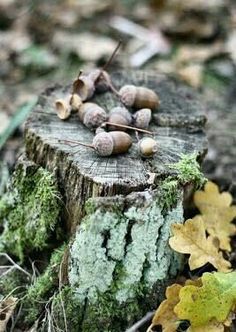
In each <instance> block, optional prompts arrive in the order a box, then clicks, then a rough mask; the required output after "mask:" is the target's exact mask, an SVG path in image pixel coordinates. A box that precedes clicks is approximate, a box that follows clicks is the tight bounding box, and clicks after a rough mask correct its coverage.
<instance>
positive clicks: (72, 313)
mask: <svg viewBox="0 0 236 332" xmlns="http://www.w3.org/2000/svg"><path fill="white" fill-rule="evenodd" d="M62 303H63V307H64V309H65V314H66V322H65V319H64V316H63V314H62V312H63V307H62ZM52 307H53V315H54V318H55V320H56V322H57V326H58V327H59V328H60V329H61V331H65V324H67V330H68V331H70V332H78V331H81V324H82V320H83V306H82V305H81V303H80V302H79V301H78V300H76V298H75V295H74V290H73V289H72V288H71V287H70V286H65V287H64V288H63V289H62V290H61V292H60V293H59V292H58V293H56V294H55V296H54V298H53V302H52ZM44 330H45V331H48V329H47V326H45V329H44Z"/></svg>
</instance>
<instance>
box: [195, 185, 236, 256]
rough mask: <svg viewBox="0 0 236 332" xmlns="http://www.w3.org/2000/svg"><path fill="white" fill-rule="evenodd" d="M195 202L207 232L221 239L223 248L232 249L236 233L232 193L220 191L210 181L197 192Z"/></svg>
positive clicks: (220, 244)
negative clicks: (232, 239)
mask: <svg viewBox="0 0 236 332" xmlns="http://www.w3.org/2000/svg"><path fill="white" fill-rule="evenodd" d="M194 203H195V205H196V206H197V208H198V209H199V211H200V212H201V215H202V219H203V221H204V225H205V228H206V230H207V232H208V233H209V234H210V235H211V236H213V237H216V238H218V239H219V247H220V248H221V249H223V250H228V251H230V250H231V246H230V236H232V235H235V234H236V227H235V226H234V225H233V224H232V223H231V222H232V220H233V219H234V218H235V217H236V206H235V205H231V203H232V196H231V194H230V193H228V192H223V193H220V192H219V188H218V186H217V185H216V184H214V183H213V182H210V181H208V182H207V183H206V185H205V187H204V190H203V191H201V190H199V191H197V192H196V193H195V195H194Z"/></svg>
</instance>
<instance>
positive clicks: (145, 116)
mask: <svg viewBox="0 0 236 332" xmlns="http://www.w3.org/2000/svg"><path fill="white" fill-rule="evenodd" d="M151 118H152V111H151V110H150V108H142V109H141V110H139V111H137V112H136V113H134V115H133V126H134V127H137V128H142V129H147V128H148V126H149V124H150V121H151Z"/></svg>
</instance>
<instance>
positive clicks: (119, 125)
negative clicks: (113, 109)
mask: <svg viewBox="0 0 236 332" xmlns="http://www.w3.org/2000/svg"><path fill="white" fill-rule="evenodd" d="M102 125H105V126H106V125H108V126H115V127H120V128H126V129H131V130H135V131H140V132H141V133H145V134H149V135H153V132H151V131H149V130H145V129H141V128H136V127H132V126H126V125H122V124H118V123H114V122H109V121H106V122H104V123H103V124H102Z"/></svg>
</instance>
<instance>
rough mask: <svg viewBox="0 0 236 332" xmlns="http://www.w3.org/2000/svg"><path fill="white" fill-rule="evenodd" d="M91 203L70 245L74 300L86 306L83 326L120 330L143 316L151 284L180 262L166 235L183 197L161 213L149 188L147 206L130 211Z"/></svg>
mask: <svg viewBox="0 0 236 332" xmlns="http://www.w3.org/2000/svg"><path fill="white" fill-rule="evenodd" d="M179 197H180V198H181V194H179ZM91 205H92V203H91V201H90V210H89V211H93V212H92V214H90V215H87V216H86V217H85V218H84V219H83V221H82V223H81V224H80V227H79V228H78V230H77V232H76V236H75V239H74V242H73V244H72V246H71V250H70V257H71V258H70V264H69V266H70V269H69V282H70V285H71V287H72V289H73V290H74V295H73V296H74V299H73V301H75V302H76V303H77V304H78V305H79V304H80V305H81V307H82V308H84V316H83V320H82V322H81V324H82V326H81V331H83V332H84V331H90V330H93V331H100V330H101V328H102V329H103V331H117V329H118V330H119V328H120V326H121V324H124V329H125V327H127V324H128V323H129V322H131V321H132V320H135V317H136V318H138V317H139V316H140V314H141V312H142V310H143V306H144V302H145V300H144V299H145V298H146V299H147V298H148V296H149V295H150V294H149V293H150V290H151V289H152V287H155V284H156V283H157V282H159V281H161V282H163V281H164V280H165V279H166V277H167V275H168V277H170V276H171V273H170V271H171V272H172V273H173V274H172V275H173V276H174V275H175V273H176V271H177V269H178V268H179V267H180V262H179V261H178V259H176V255H175V254H174V253H173V255H172V253H171V252H170V249H169V247H168V238H169V236H170V226H171V224H172V223H173V222H176V221H182V220H183V208H182V205H181V202H180V203H179V204H178V206H177V208H176V209H173V210H172V211H171V212H170V213H169V214H167V215H166V216H163V215H162V211H161V209H160V208H159V200H158V198H155V199H153V198H152V197H151V196H150V197H148V194H146V203H145V205H144V206H141V207H136V206H133V207H130V208H129V209H127V210H126V211H122V210H120V211H119V209H118V207H116V209H115V211H112V210H110V211H107V210H102V209H100V208H97V209H92V208H91ZM166 256H168V257H166ZM172 256H173V260H172ZM174 256H175V257H174ZM173 264H174V265H175V266H172V265H173ZM141 303H142V304H141ZM122 320H123V323H121V322H122ZM116 323H117V325H116ZM113 325H114V326H113Z"/></svg>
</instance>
